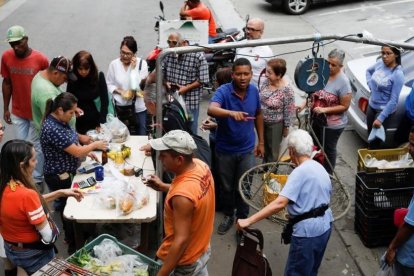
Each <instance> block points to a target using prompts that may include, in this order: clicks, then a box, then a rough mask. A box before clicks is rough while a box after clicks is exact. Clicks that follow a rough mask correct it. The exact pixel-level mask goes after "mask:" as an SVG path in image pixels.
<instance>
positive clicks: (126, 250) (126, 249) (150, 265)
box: [66, 234, 161, 276]
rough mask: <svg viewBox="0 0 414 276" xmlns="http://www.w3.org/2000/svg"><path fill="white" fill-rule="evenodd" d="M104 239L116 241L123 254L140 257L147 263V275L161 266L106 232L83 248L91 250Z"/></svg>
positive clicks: (154, 274)
mask: <svg viewBox="0 0 414 276" xmlns="http://www.w3.org/2000/svg"><path fill="white" fill-rule="evenodd" d="M104 239H110V240H112V241H114V242H116V243H117V244H118V246H119V247H120V248H121V250H122V253H123V254H131V255H136V256H138V257H139V258H140V260H141V261H142V262H143V263H145V264H148V274H149V276H156V275H157V273H158V271H159V270H160V268H161V265H160V264H159V263H158V262H156V261H154V260H153V259H151V258H149V257H147V256H145V255H143V254H141V253H139V252H137V251H135V250H133V249H132V248H130V247H128V246H126V245H124V244H122V243H120V242H119V241H118V240H117V239H116V238H115V237H113V236H111V235H108V234H102V235H100V236H99V237H97V238H96V239H94V240H93V241H91V242H90V243H88V244H86V245H85V246H84V247H83V249H86V251H88V252H92V250H93V247H94V246H95V245H99V244H100V243H101V242H102V241H103V240H104ZM81 250H82V249H80V250H78V251H76V252H75V253H74V254H72V255H71V256H69V257H68V258H67V259H66V260H70V258H72V257H75V256H78V255H79V254H80V251H81Z"/></svg>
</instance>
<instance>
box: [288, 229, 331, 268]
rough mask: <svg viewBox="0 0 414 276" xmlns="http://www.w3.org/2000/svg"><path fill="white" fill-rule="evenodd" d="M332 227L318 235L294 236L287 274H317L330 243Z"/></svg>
mask: <svg viewBox="0 0 414 276" xmlns="http://www.w3.org/2000/svg"><path fill="white" fill-rule="evenodd" d="M331 231H332V228H329V230H328V231H326V232H325V233H324V234H322V235H320V236H318V237H312V238H307V237H295V236H292V242H291V244H290V249H289V255H288V260H287V263H286V267H285V276H314V275H315V276H316V275H318V269H319V267H320V265H321V262H322V259H323V254H324V253H325V249H326V246H327V245H328V241H329V237H330V236H331Z"/></svg>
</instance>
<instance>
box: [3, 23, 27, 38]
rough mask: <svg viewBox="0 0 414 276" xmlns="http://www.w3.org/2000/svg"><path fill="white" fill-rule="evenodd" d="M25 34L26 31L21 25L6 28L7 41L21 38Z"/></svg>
mask: <svg viewBox="0 0 414 276" xmlns="http://www.w3.org/2000/svg"><path fill="white" fill-rule="evenodd" d="M25 36H26V32H25V31H24V28H23V27H22V26H18V25H15V26H12V27H10V28H9V29H8V30H7V39H6V41H7V42H15V41H19V40H22V39H23V38H24V37H25Z"/></svg>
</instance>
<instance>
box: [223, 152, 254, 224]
mask: <svg viewBox="0 0 414 276" xmlns="http://www.w3.org/2000/svg"><path fill="white" fill-rule="evenodd" d="M216 164H217V167H216V168H217V175H218V176H219V178H220V184H221V187H220V190H221V195H222V197H221V200H222V203H223V213H224V215H226V216H233V215H234V209H236V217H237V218H241V219H243V218H247V216H248V215H249V205H247V204H246V203H245V202H244V201H243V199H242V197H241V196H240V191H239V180H240V177H241V176H242V175H243V174H244V173H245V172H246V171H247V170H248V169H250V168H251V167H253V166H254V165H255V158H254V154H253V153H252V152H249V153H243V154H237V153H221V152H217V151H216Z"/></svg>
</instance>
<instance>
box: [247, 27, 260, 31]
mask: <svg viewBox="0 0 414 276" xmlns="http://www.w3.org/2000/svg"><path fill="white" fill-rule="evenodd" d="M246 31H248V32H261V31H262V30H259V29H254V28H250V27H246Z"/></svg>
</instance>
